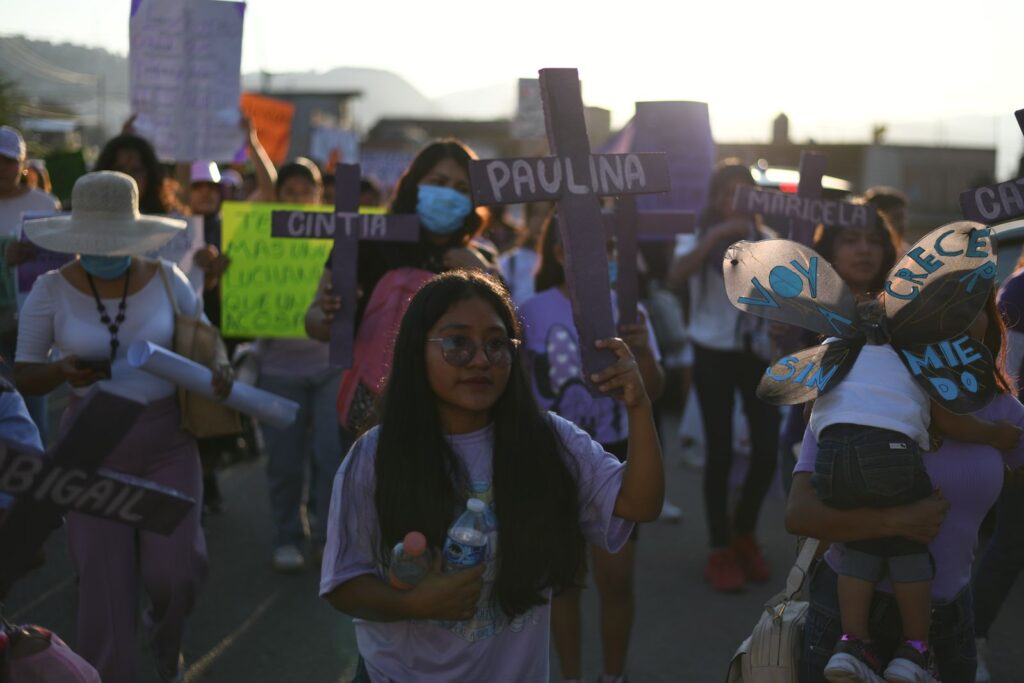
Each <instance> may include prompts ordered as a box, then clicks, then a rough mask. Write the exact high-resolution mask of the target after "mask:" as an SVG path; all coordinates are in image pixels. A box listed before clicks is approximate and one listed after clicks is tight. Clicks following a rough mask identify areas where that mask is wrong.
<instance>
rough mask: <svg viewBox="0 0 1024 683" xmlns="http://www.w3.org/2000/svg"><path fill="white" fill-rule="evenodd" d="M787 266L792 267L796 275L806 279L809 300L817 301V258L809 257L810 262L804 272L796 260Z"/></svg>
mask: <svg viewBox="0 0 1024 683" xmlns="http://www.w3.org/2000/svg"><path fill="white" fill-rule="evenodd" d="M789 265H791V266H793V268H794V269H795V270H796V271H797V272H798V273H800V274H801V275H803V276H804V277H805V278H807V286H808V288H809V289H810V292H811V298H812V299H817V298H818V257H817V256H812V257H811V260H810V262H809V263H808V264H807V269H806V270H805V269H804V267H803V266H801V265H800V262H799V261H797V260H796V259H793V260H792V261H790V262H789Z"/></svg>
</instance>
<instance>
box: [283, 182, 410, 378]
mask: <svg viewBox="0 0 1024 683" xmlns="http://www.w3.org/2000/svg"><path fill="white" fill-rule="evenodd" d="M361 177H362V176H361V175H360V170H359V164H338V165H337V166H335V169H334V213H322V212H310V211H274V212H273V214H272V215H271V224H270V234H271V235H272V236H273V237H289V238H305V239H309V238H325V237H333V238H334V248H333V249H332V250H331V285H332V287H333V288H334V293H335V294H336V295H338V296H340V297H341V310H340V311H339V312H338V314H337V315H335V316H334V320H333V321H332V322H331V366H332V367H336V368H350V367H352V344H353V341H354V339H355V323H356V304H357V303H358V287H359V280H358V278H357V268H358V263H359V242H360V241H361V240H376V241H388V242H415V241H416V240H418V239H419V237H420V221H419V218H418V217H417V216H415V215H414V214H408V215H403V214H388V215H384V214H364V213H359V180H360V178H361Z"/></svg>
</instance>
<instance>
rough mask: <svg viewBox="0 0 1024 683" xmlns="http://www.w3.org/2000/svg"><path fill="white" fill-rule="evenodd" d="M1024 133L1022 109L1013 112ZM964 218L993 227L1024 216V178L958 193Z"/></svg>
mask: <svg viewBox="0 0 1024 683" xmlns="http://www.w3.org/2000/svg"><path fill="white" fill-rule="evenodd" d="M1014 114H1015V116H1016V117H1017V125H1019V126H1020V130H1021V133H1024V109H1018V110H1017V111H1016V112H1014ZM960 209H961V211H962V212H963V215H964V218H966V219H967V220H970V221H978V222H979V223H987V224H988V225H993V224H995V223H1005V222H1006V221H1009V220H1013V219H1014V218H1019V217H1021V216H1024V178H1016V179H1014V180H1007V181H1006V182H1003V183H996V184H995V185H986V186H985V187H977V188H974V189H973V190H967V191H965V192H962V193H960Z"/></svg>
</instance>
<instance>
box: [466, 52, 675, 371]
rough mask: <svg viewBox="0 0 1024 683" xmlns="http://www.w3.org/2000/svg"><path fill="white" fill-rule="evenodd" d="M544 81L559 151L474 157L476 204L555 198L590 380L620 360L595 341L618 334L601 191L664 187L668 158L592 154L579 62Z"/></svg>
mask: <svg viewBox="0 0 1024 683" xmlns="http://www.w3.org/2000/svg"><path fill="white" fill-rule="evenodd" d="M540 88H541V97H542V100H543V103H544V120H545V124H546V126H547V132H548V144H549V146H550V147H551V151H552V152H553V154H554V156H550V157H532V158H522V159H487V160H481V161H471V162H470V165H469V177H470V183H471V185H472V187H473V200H474V202H475V203H476V204H477V205H478V206H479V205H488V204H518V203H522V202H534V201H557V202H558V217H559V231H560V233H561V237H562V244H563V245H564V249H565V275H566V284H567V285H568V287H569V299H570V300H571V301H572V311H573V322H574V323H575V324H576V330H577V331H578V332H579V337H580V347H581V355H582V357H583V370H584V372H583V376H584V380H585V381H586V382H587V384H588V385H589V384H590V375H591V374H593V373H595V372H600V371H601V370H603V369H604V368H606V367H608V366H609V365H612V364H614V363H615V362H616V356H615V354H614V353H612V352H610V351H607V350H598V349H596V348H594V342H595V341H597V340H598V339H606V338H608V337H614V336H616V329H615V322H614V319H613V317H612V306H611V297H610V295H609V292H610V291H611V286H610V284H609V281H608V255H607V251H606V249H605V240H604V239H603V234H602V233H603V229H602V218H601V207H600V203H599V201H598V197H599V196H611V195H634V194H648V193H654V192H665V191H667V190H668V188H669V177H668V162H667V160H666V157H665V155H664V154H597V155H592V154H591V153H590V142H589V140H588V139H587V127H586V123H585V121H584V116H583V98H582V96H581V95H580V81H579V75H578V73H577V71H576V69H541V70H540ZM595 238H596V239H595Z"/></svg>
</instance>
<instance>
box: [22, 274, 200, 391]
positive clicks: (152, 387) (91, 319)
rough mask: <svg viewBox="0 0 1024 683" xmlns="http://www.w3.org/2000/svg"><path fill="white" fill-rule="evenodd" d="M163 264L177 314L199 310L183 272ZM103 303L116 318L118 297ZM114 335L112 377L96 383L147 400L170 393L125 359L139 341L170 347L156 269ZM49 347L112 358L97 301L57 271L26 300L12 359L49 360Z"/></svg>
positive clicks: (168, 309)
mask: <svg viewBox="0 0 1024 683" xmlns="http://www.w3.org/2000/svg"><path fill="white" fill-rule="evenodd" d="M163 267H165V268H171V269H172V272H171V273H169V274H170V278H169V279H170V282H171V289H172V291H173V292H174V295H175V298H177V300H178V308H179V309H180V310H181V312H182V313H183V314H185V315H191V316H195V315H197V314H200V313H201V312H202V299H199V298H198V297H197V296H196V294H195V292H193V291H192V288H191V287H190V286H189V283H188V280H187V279H186V278H185V275H184V273H182V272H181V270H179V269H178V267H177V266H175V265H172V264H170V263H169V262H166V261H165V262H163ZM101 301H102V302H103V305H104V306H105V307H106V309H107V315H108V316H109V317H110V318H111V319H114V318H115V317H116V316H117V308H118V305H119V304H120V303H121V297H116V298H112V299H107V298H104V299H101ZM117 338H118V340H119V341H120V345H119V346H118V348H117V354H116V356H115V357H114V362H113V364H112V365H111V375H112V379H109V380H103V381H102V382H101V383H100V384H101V385H103V386H110V387H111V388H113V389H116V390H117V391H119V392H122V393H126V394H128V395H129V396H131V397H133V398H136V399H138V400H141V401H145V402H147V403H148V402H151V401H155V400H159V399H162V398H167V397H168V396H172V395H173V394H174V392H175V387H174V385H173V384H171V383H170V382H166V381H164V380H162V379H157V378H156V377H154V376H152V375H150V374H149V373H147V372H144V371H142V370H138V369H136V368H133V367H131V366H130V365H129V364H128V358H127V356H128V347H129V345H131V343H132V342H134V341H137V340H140V339H142V340H145V341H149V342H152V343H154V344H158V345H160V346H163V347H164V348H168V349H169V348H171V347H172V344H173V341H174V309H173V307H172V306H171V300H170V298H169V297H168V296H167V288H166V287H164V281H163V278H161V277H160V273H159V272H157V273H155V274H154V275H153V277H152V278H151V279H150V281H149V282H148V283H146V285H145V286H144V287H143V288H142V289H140V290H139V291H138V292H136V293H134V294H130V295H129V296H128V299H127V305H126V306H125V319H124V322H123V323H121V327H120V330H119V331H118V335H117ZM53 350H57V351H58V352H59V353H60V355H61V356H69V355H76V356H78V357H79V358H82V359H87V360H102V359H106V358H110V331H109V330H108V329H107V327H106V325H104V324H103V323H102V322H101V321H100V313H99V311H98V310H96V300H95V299H94V298H93V296H92V294H86V293H84V292H81V291H79V290H78V289H76V288H75V287H74V286H73V285H72V284H71V283H70V282H68V281H67V280H66V279H65V278H64V276H63V275H62V274H61V273H60V271H58V270H51V271H50V272H49V273H46V274H45V275H43V276H42V277H40V278H39V279H38V280H36V282H35V284H34V285H33V286H32V291H31V292H30V293H29V295H28V299H26V300H25V306H24V307H23V308H22V311H21V315H20V317H19V321H18V349H17V352H16V354H15V361H16V362H19V363H47V362H49V361H50V354H51V352H52V351H53ZM89 388H90V387H82V388H72V391H74V392H75V393H76V394H78V395H79V396H81V395H84V394H85V393H87V392H88V391H89Z"/></svg>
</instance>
